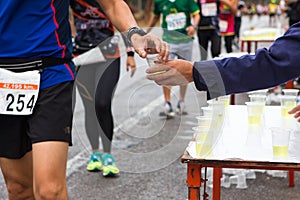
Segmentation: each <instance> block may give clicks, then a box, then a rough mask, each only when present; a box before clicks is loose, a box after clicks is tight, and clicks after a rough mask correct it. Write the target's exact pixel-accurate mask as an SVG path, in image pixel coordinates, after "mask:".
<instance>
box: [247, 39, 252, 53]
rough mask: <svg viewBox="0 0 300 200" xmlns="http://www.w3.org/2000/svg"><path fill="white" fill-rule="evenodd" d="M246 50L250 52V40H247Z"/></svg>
mask: <svg viewBox="0 0 300 200" xmlns="http://www.w3.org/2000/svg"><path fill="white" fill-rule="evenodd" d="M247 52H248V53H251V41H247Z"/></svg>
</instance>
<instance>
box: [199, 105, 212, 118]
mask: <svg viewBox="0 0 300 200" xmlns="http://www.w3.org/2000/svg"><path fill="white" fill-rule="evenodd" d="M201 110H202V112H203V116H207V117H211V116H212V115H213V109H212V107H209V106H206V107H202V108H201Z"/></svg>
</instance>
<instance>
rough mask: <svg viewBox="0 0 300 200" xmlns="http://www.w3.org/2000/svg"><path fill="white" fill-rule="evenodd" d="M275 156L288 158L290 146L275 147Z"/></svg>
mask: <svg viewBox="0 0 300 200" xmlns="http://www.w3.org/2000/svg"><path fill="white" fill-rule="evenodd" d="M273 156H274V157H276V158H286V157H287V156H288V146H287V145H284V146H273Z"/></svg>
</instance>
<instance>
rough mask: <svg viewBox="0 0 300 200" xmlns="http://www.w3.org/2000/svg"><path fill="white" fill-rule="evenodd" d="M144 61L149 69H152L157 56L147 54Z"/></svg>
mask: <svg viewBox="0 0 300 200" xmlns="http://www.w3.org/2000/svg"><path fill="white" fill-rule="evenodd" d="M146 59H147V63H148V65H149V67H152V66H154V65H155V64H156V63H155V62H156V61H158V54H148V55H147V57H146Z"/></svg>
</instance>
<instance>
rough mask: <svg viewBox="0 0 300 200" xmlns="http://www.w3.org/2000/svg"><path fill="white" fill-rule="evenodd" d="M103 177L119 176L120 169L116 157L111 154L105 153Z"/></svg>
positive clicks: (103, 157)
mask: <svg viewBox="0 0 300 200" xmlns="http://www.w3.org/2000/svg"><path fill="white" fill-rule="evenodd" d="M102 163H103V167H102V175H103V176H105V177H107V176H116V175H118V174H119V172H120V170H119V169H118V167H117V165H116V163H115V159H114V157H113V156H112V155H111V154H109V153H105V154H103V156H102Z"/></svg>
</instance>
